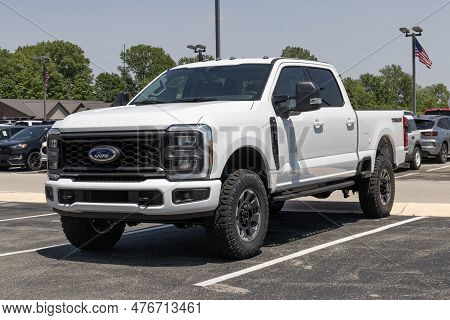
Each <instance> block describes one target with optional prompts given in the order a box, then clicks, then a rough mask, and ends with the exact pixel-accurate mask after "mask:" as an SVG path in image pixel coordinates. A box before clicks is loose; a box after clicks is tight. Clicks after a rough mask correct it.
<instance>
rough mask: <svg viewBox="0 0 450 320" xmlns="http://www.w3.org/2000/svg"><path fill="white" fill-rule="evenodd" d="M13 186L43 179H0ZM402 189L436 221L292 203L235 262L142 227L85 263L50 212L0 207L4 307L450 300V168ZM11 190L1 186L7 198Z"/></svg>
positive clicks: (186, 235) (351, 205)
mask: <svg viewBox="0 0 450 320" xmlns="http://www.w3.org/2000/svg"><path fill="white" fill-rule="evenodd" d="M430 170H431V171H430ZM11 174H16V175H20V177H21V178H20V179H24V181H40V179H42V177H41V176H40V175H42V174H25V173H21V172H20V171H18V172H14V173H11V172H8V173H1V174H0V179H2V178H3V177H4V175H11ZM396 178H397V197H396V199H397V201H398V202H399V203H415V204H423V205H424V208H425V209H422V210H430V212H431V211H433V210H434V211H436V212H437V213H438V214H433V215H434V216H432V217H428V214H427V212H422V214H410V213H409V212H413V209H414V208H413V207H407V208H405V209H404V210H403V211H402V212H401V213H399V214H397V215H393V216H391V217H389V218H386V219H381V220H368V219H364V218H363V216H362V214H361V213H360V212H359V210H358V205H357V203H356V202H355V201H356V200H355V198H354V197H353V196H352V197H350V198H349V199H346V200H343V199H341V197H340V195H339V194H336V195H333V196H332V198H331V199H329V201H326V202H324V201H316V200H313V199H311V198H305V199H303V201H298V200H293V201H289V202H288V203H287V204H286V205H285V208H284V210H283V212H282V213H281V214H280V215H277V216H273V217H271V221H270V227H269V232H268V236H267V241H266V242H265V245H264V247H263V249H262V252H261V254H260V255H258V256H257V257H254V258H252V259H249V260H245V261H234V262H230V261H225V260H221V259H217V258H215V257H213V256H211V255H210V254H209V252H208V250H207V248H206V246H205V241H206V240H205V234H204V231H203V229H202V228H201V227H196V228H189V229H183V230H180V229H177V228H175V227H173V226H159V225H149V224H147V225H139V226H137V227H134V228H128V229H127V232H128V233H127V234H126V235H124V237H123V238H122V239H121V240H120V241H119V243H118V244H117V245H116V246H115V247H114V248H113V249H111V250H108V251H101V252H95V253H94V252H81V251H77V250H75V248H74V247H72V246H71V245H68V244H67V242H66V239H65V237H64V234H63V233H62V231H61V227H60V222H59V217H58V215H54V214H52V212H51V211H50V210H49V209H48V208H47V207H46V206H45V205H44V204H39V203H20V202H10V201H3V202H0V240H1V241H0V272H1V274H2V281H1V285H0V299H102V298H109V299H241V298H244V299H449V298H450V277H449V275H450V268H449V262H450V241H449V239H450V217H449V213H450V212H446V211H445V212H444V211H442V208H443V210H447V208H448V205H449V204H450V197H449V194H450V191H449V190H450V164H446V165H437V164H434V163H432V162H429V163H426V164H424V165H423V167H422V169H421V170H420V171H418V172H416V171H406V170H399V171H398V172H397V173H396ZM27 179H29V180H27ZM0 181H5V180H3V179H2V180H0ZM38 187H39V186H35V187H33V184H32V183H30V184H28V186H27V191H26V192H30V194H31V193H33V192H36V193H37V192H38ZM14 188H15V186H13V185H10V186H9V188H8V186H5V184H4V183H3V182H2V183H1V186H0V195H1V192H2V191H14ZM33 188H35V189H33ZM5 189H6V190H5ZM17 192H19V191H17ZM338 196H339V197H338ZM0 201H1V198H0ZM436 205H441V207H437V208H438V209H436V208H435V207H433V206H436ZM433 208H434V209H433ZM439 208H441V209H439ZM405 210H406V211H405ZM409 210H411V211H409ZM439 210H441V211H439ZM413 215H416V217H413ZM430 215H431V214H430Z"/></svg>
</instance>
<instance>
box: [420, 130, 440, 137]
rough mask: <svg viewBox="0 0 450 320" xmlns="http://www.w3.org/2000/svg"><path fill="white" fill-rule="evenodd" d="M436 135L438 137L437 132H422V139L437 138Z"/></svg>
mask: <svg viewBox="0 0 450 320" xmlns="http://www.w3.org/2000/svg"><path fill="white" fill-rule="evenodd" d="M438 135H439V132H437V131H426V132H422V136H423V137H437V136H438Z"/></svg>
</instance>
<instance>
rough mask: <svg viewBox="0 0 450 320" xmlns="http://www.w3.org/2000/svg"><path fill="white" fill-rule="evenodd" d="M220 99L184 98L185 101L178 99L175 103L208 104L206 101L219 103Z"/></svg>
mask: <svg viewBox="0 0 450 320" xmlns="http://www.w3.org/2000/svg"><path fill="white" fill-rule="evenodd" d="M217 100H219V98H217V97H215V98H207V97H197V98H184V99H177V100H175V101H173V102H206V101H217Z"/></svg>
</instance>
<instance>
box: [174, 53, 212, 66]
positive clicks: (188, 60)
mask: <svg viewBox="0 0 450 320" xmlns="http://www.w3.org/2000/svg"><path fill="white" fill-rule="evenodd" d="M211 60H214V57H213V56H211V55H209V54H204V55H203V61H211ZM195 62H198V56H195V57H182V58H180V60H178V65H179V66H180V65H183V64H188V63H195Z"/></svg>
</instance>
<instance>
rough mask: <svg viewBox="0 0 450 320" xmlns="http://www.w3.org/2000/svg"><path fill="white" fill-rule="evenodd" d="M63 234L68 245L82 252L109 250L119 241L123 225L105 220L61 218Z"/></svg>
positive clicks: (122, 223)
mask: <svg viewBox="0 0 450 320" xmlns="http://www.w3.org/2000/svg"><path fill="white" fill-rule="evenodd" d="M61 223H62V227H63V231H64V234H65V235H66V237H67V240H69V241H70V243H71V244H72V245H73V246H75V247H77V248H78V249H82V250H102V249H108V248H111V247H112V246H114V245H115V244H116V242H117V241H119V240H120V237H121V236H122V234H123V232H124V230H125V223H124V222H117V221H110V220H106V219H87V218H76V217H65V216H62V217H61Z"/></svg>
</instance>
